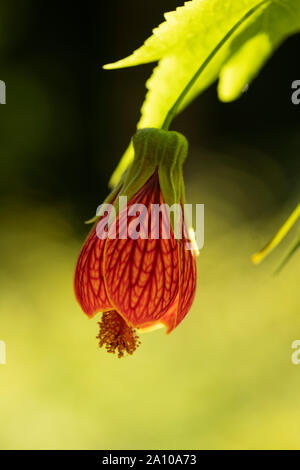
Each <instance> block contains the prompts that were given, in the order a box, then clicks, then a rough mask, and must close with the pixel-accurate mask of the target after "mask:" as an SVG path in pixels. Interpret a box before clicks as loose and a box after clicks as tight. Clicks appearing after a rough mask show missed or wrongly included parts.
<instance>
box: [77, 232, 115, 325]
mask: <svg viewBox="0 0 300 470" xmlns="http://www.w3.org/2000/svg"><path fill="white" fill-rule="evenodd" d="M105 242H106V240H101V239H99V238H98V237H97V233H96V225H95V226H94V227H93V229H92V230H91V232H90V234H89V236H88V238H87V239H86V241H85V243H84V245H83V247H82V250H81V253H80V255H79V258H78V261H77V265H76V270H75V278H74V289H75V295H76V298H77V300H78V302H79V304H80V305H81V307H82V309H83V311H84V312H85V313H86V314H87V315H88V316H90V317H92V316H93V315H95V314H96V313H97V312H99V311H104V310H107V309H111V304H110V302H109V299H108V296H107V293H106V290H105V284H104V279H103V252H104V246H105Z"/></svg>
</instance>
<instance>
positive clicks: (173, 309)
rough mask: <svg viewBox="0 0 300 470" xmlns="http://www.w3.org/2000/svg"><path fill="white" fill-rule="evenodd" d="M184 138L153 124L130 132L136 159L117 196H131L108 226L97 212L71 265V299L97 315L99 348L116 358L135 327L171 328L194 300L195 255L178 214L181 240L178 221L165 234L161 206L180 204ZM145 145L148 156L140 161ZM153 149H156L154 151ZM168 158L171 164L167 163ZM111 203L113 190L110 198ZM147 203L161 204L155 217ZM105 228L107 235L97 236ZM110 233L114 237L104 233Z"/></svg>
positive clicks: (131, 344)
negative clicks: (133, 134) (73, 266)
mask: <svg viewBox="0 0 300 470" xmlns="http://www.w3.org/2000/svg"><path fill="white" fill-rule="evenodd" d="M166 136H167V139H166ZM183 139H184V138H183V137H182V136H181V135H180V134H177V133H175V132H165V131H158V130H154V129H147V130H143V131H139V132H138V133H137V134H136V137H135V138H134V145H135V161H134V163H133V164H132V168H131V169H130V170H129V173H128V175H127V176H126V177H125V180H124V182H123V185H122V188H120V189H119V190H118V196H120V195H123V196H124V195H127V196H128V197H129V198H130V199H129V202H128V206H127V207H126V208H125V209H121V210H120V211H119V213H118V215H117V217H116V218H115V219H114V221H113V223H112V224H110V225H109V224H107V215H106V214H102V216H101V217H100V218H99V219H98V221H97V223H96V225H95V226H94V227H93V229H92V231H91V232H90V234H89V236H88V238H87V240H86V242H85V243H84V245H83V248H82V250H81V253H80V256H79V259H78V262H77V266H76V271H75V294H76V298H77V300H78V302H79V303H80V305H81V307H82V309H83V311H84V312H85V313H86V314H87V315H88V316H89V317H92V316H94V315H95V314H96V313H98V312H104V313H103V316H102V321H101V322H100V323H99V324H100V333H99V336H98V338H99V345H100V347H102V346H103V345H105V346H106V349H107V351H108V352H115V351H116V350H118V355H119V357H121V356H123V354H124V351H126V352H127V353H129V354H132V353H133V352H134V350H135V349H136V347H137V346H138V345H139V340H138V337H137V334H136V332H135V328H138V329H139V330H145V329H148V328H153V327H158V326H162V325H164V326H166V328H167V332H168V333H170V332H171V331H172V330H173V329H174V328H175V327H176V326H177V325H178V324H179V323H180V322H181V321H182V320H183V318H184V317H185V316H186V314H187V313H188V311H189V309H190V307H191V305H192V302H193V299H194V295H195V288H196V263H195V253H194V251H193V250H189V249H187V248H188V245H187V243H188V242H189V240H188V238H187V235H186V233H187V229H186V227H185V223H184V218H183V217H182V218H181V219H180V224H181V226H180V229H181V230H182V234H183V236H182V239H176V238H175V235H174V232H176V231H175V230H174V223H177V222H173V223H171V227H170V229H169V235H170V236H169V237H168V238H167V235H168V233H167V229H168V227H166V221H170V217H169V216H168V214H167V213H166V211H165V209H164V206H161V205H162V204H165V203H166V199H167V200H168V203H174V202H179V204H180V205H181V207H182V204H183V197H184V195H183V183H182V174H181V166H182V163H183V160H184V158H185V155H186V147H187V146H186V141H185V139H184V140H183ZM166 140H167V142H166ZM162 141H163V144H164V145H163V147H162ZM145 147H146V148H147V158H144V160H143V161H141V158H140V157H141V154H142V153H144V152H143V151H144V150H145ZM176 149H177V153H176ZM157 150H160V151H161V152H162V153H161V154H160V155H159V152H158V153H157ZM163 153H164V156H165V159H163ZM170 153H172V161H171V160H170V158H169V157H170V155H169V154H170ZM154 155H155V156H154ZM166 156H167V157H166ZM174 162H175V165H174ZM170 163H172V164H173V166H171V165H170V166H171V168H167V166H168V164H170ZM176 166H177V170H176ZM149 173H150V176H149ZM171 173H172V174H171ZM176 173H177V174H176ZM176 187H177V189H178V191H177V193H176ZM170 188H173V189H172V191H173V193H171V192H170ZM174 188H175V192H174ZM133 192H134V194H132V193H133ZM116 201H117V197H116V195H114V196H113V197H112V202H113V203H114V204H116ZM136 204H143V206H136ZM153 204H157V205H160V206H153ZM140 207H141V208H143V207H145V211H144V213H143V214H141V212H140V210H139V211H138V212H139V218H138V220H137V211H136V208H138V209H140ZM153 207H163V209H162V211H161V214H160V215H157V214H158V213H157V212H152V208H153ZM133 209H134V211H133ZM133 212H135V213H134V215H133ZM137 222H138V223H137ZM108 225H109V228H108ZM104 227H106V229H107V232H106V235H105V237H103V236H102V237H100V238H99V235H100V232H101V234H103V228H104ZM150 229H151V230H150ZM113 232H114V233H115V234H116V236H115V237H113V236H111V235H112V234H113ZM150 232H151V233H150ZM153 232H155V233H156V236H155V237H153V236H152V235H153ZM124 234H125V235H126V236H124ZM136 234H137V235H136ZM133 235H135V236H133Z"/></svg>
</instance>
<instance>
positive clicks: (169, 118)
mask: <svg viewBox="0 0 300 470" xmlns="http://www.w3.org/2000/svg"><path fill="white" fill-rule="evenodd" d="M269 1H270V0H263V1H262V2H260V3H259V4H258V5H256V6H255V7H253V8H251V9H250V10H249V11H247V13H246V14H245V15H244V16H243V17H242V18H241V19H240V20H239V21H238V22H237V23H236V24H235V25H234V26H233V27H232V28H231V29H230V30H229V31H228V32H227V33H226V34H225V36H224V37H223V38H222V39H221V41H220V42H219V43H218V44H217V46H216V47H215V48H214V49H213V50H212V52H211V53H210V54H209V55H208V56H207V58H206V59H205V61H204V62H203V63H202V64H201V65H200V67H199V68H198V70H197V71H196V73H195V74H194V75H193V77H192V78H191V80H190V81H189V82H188V84H187V85H186V87H185V88H184V90H183V91H182V92H181V94H180V95H179V97H178V98H177V100H176V101H175V103H174V104H173V106H172V108H171V109H170V110H169V112H168V114H167V116H166V118H165V120H164V123H163V125H162V129H164V130H168V129H169V127H170V124H171V122H172V120H173V118H174V117H175V116H176V114H177V111H178V108H179V106H180V104H181V103H182V101H183V100H184V98H185V97H186V95H187V94H188V92H189V91H190V89H191V88H192V86H193V85H194V84H195V82H196V81H197V80H198V78H199V76H200V75H201V73H202V72H203V70H204V69H205V68H206V67H207V66H208V64H209V63H210V61H211V60H212V59H213V58H214V56H215V55H216V54H217V52H218V51H219V50H220V49H221V47H222V46H223V45H224V44H225V42H226V41H228V39H230V37H231V36H232V35H233V33H235V31H236V30H237V29H238V28H239V26H241V24H243V23H244V22H245V21H246V20H247V19H248V18H250V16H252V15H253V14H254V13H255V12H256V11H257V10H258V9H259V8H260V7H261V6H262V5H264V4H265V3H268V2H269Z"/></svg>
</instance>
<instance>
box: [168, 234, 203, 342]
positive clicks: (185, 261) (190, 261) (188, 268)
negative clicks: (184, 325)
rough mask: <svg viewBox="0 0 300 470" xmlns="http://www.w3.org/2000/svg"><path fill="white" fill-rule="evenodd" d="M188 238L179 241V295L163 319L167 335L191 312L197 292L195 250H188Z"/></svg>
mask: <svg viewBox="0 0 300 470" xmlns="http://www.w3.org/2000/svg"><path fill="white" fill-rule="evenodd" d="M187 243H189V244H190V241H189V240H187V239H186V238H183V239H182V240H179V241H178V254H179V272H180V274H179V295H178V298H177V302H176V303H174V304H173V305H172V306H171V308H170V309H169V311H168V312H167V313H166V314H165V315H164V316H163V317H162V318H161V320H160V322H161V323H163V324H164V325H165V326H166V328H167V333H171V331H172V330H174V328H176V326H178V325H179V323H181V322H182V320H183V319H184V317H185V316H186V315H187V313H188V312H189V310H190V308H191V306H192V303H193V300H194V297H195V291H196V280H197V272H196V259H195V253H194V251H193V250H188V249H187Z"/></svg>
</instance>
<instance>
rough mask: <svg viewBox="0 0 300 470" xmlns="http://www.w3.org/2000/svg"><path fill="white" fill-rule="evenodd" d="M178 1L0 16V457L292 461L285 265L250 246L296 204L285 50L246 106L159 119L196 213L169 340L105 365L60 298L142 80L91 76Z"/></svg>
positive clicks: (210, 106)
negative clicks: (178, 153) (179, 452)
mask: <svg viewBox="0 0 300 470" xmlns="http://www.w3.org/2000/svg"><path fill="white" fill-rule="evenodd" d="M181 4H182V2H179V1H175V0H164V1H163V2H161V1H158V0H153V1H152V2H140V1H139V0H128V1H126V2H122V1H120V0H116V1H114V2H100V1H99V2H88V1H87V2H84V3H78V4H77V3H76V2H58V1H57V0H54V1H51V2H39V1H37V0H36V1H34V0H26V1H21V0H20V1H18V2H11V1H9V0H2V1H1V4H0V65H1V67H0V70H1V74H0V79H1V80H4V81H5V82H6V86H7V104H6V105H1V106H0V153H1V172H0V194H1V207H0V212H1V214H0V217H1V231H0V250H1V265H0V289H1V292H0V340H2V341H5V342H6V345H7V364H6V365H0V417H1V420H0V448H2V449H48V448H50V449H156V448H159V449H232V448H233V449H239V448H241V449H254V448H257V449H261V448H262V449H269V448H272V449H273V448H275V449H276V448H277V449H278V448H286V449H287V448H296V449H299V448H300V409H299V390H300V365H299V366H296V365H293V364H292V362H291V354H292V352H293V351H292V348H291V344H292V342H293V341H294V340H295V339H298V338H299V337H300V290H299V272H300V271H299V269H300V268H299V266H300V257H299V256H300V254H298V253H296V254H295V256H294V257H293V258H292V260H291V261H290V262H289V264H288V265H287V266H286V268H285V269H284V270H283V271H282V273H281V274H280V275H277V276H274V270H275V269H276V267H277V266H278V263H279V262H280V261H281V257H282V256H283V255H284V253H285V250H286V249H287V247H288V243H289V242H291V241H292V240H293V234H291V235H290V236H289V238H288V240H287V241H285V242H284V243H283V244H282V246H281V247H280V248H279V249H278V251H276V252H274V253H273V254H272V256H270V257H269V259H267V260H266V261H265V263H264V264H263V265H261V266H260V267H254V266H253V265H251V262H250V255H251V254H252V253H253V252H255V251H256V250H258V249H259V248H261V247H262V246H263V245H264V244H265V243H266V242H267V241H268V240H269V238H270V237H271V236H272V235H273V233H274V231H275V230H276V229H277V228H278V227H279V226H280V225H281V224H282V223H283V221H284V220H285V218H286V217H287V215H288V214H289V213H290V212H291V211H292V209H293V208H294V206H295V205H296V203H297V201H298V200H299V196H300V191H299V189H300V188H299V170H300V168H299V151H300V131H299V122H300V119H299V116H300V106H299V107H297V106H294V105H293V104H292V103H291V83H292V81H293V80H296V79H299V78H300V77H299V73H300V70H299V63H298V62H299V61H298V59H297V58H298V56H299V49H300V37H299V36H298V37H294V38H291V39H289V40H288V41H287V42H286V43H285V44H284V45H283V46H282V47H281V48H280V49H279V50H278V51H277V52H276V54H275V55H274V56H273V58H272V59H271V60H270V61H269V62H268V64H267V66H266V67H265V68H264V69H263V71H262V73H261V74H260V76H259V77H258V78H257V79H256V80H255V81H254V82H253V84H252V85H251V86H250V89H249V90H248V92H247V93H245V94H244V95H243V97H242V98H241V99H240V100H239V101H237V102H235V103H232V104H226V105H225V104H222V103H220V102H218V99H217V96H216V87H215V84H214V85H213V86H212V87H211V88H210V89H209V90H207V91H206V92H205V93H204V94H203V95H202V96H200V97H199V98H198V99H197V100H196V101H195V102H194V103H193V104H192V105H191V106H190V107H189V108H187V109H186V110H185V112H184V113H183V114H182V115H181V116H179V117H178V118H177V119H176V121H174V125H173V128H175V129H176V130H178V131H181V132H182V133H184V134H185V135H186V136H187V138H188V139H189V141H190V155H189V158H188V160H187V163H186V166H185V176H186V186H187V196H188V200H189V202H192V203H197V202H198V203H205V211H206V216H205V217H206V218H205V247H204V249H203V250H202V252H201V254H200V256H199V258H198V261H197V262H198V290H197V296H196V300H195V303H194V305H193V307H192V309H191V311H190V314H189V316H188V317H187V318H186V320H185V321H184V322H183V323H182V324H181V325H180V327H178V329H177V330H176V331H175V332H174V333H173V334H172V335H170V336H168V337H167V336H166V335H165V333H164V331H161V330H159V331H157V332H153V333H151V334H144V335H143V336H142V346H141V347H140V349H139V350H138V352H137V353H136V354H135V355H134V356H133V357H129V358H125V359H123V360H118V359H117V358H116V357H114V356H110V355H108V354H106V353H105V352H104V351H102V350H99V349H98V347H97V340H96V339H95V336H96V334H97V332H98V326H97V321H98V320H99V317H96V318H95V319H93V320H88V319H87V318H86V317H85V316H84V314H83V313H82V312H81V310H80V308H79V306H78V305H77V304H76V302H75V300H74V295H73V290H72V282H73V271H74V265H75V262H76V257H77V255H78V252H79V250H80V246H81V244H82V242H83V240H84V238H85V236H86V234H87V230H88V227H87V226H86V225H84V223H83V222H84V220H87V219H88V218H90V217H91V216H93V215H94V213H95V209H96V207H97V206H98V204H99V203H101V202H102V200H103V198H104V197H105V196H106V194H107V191H108V189H107V182H108V179H109V176H110V174H111V173H112V171H113V169H114V167H115V166H116V164H117V162H118V160H119V158H120V156H121V154H122V152H123V151H124V149H125V148H126V146H127V144H128V142H129V139H130V137H131V136H132V134H133V133H134V129H135V125H136V122H137V120H138V117H139V109H140V105H141V103H142V101H143V98H144V94H145V85H144V83H145V81H146V79H147V77H148V76H149V75H150V73H151V70H152V67H153V65H151V64H150V65H145V66H142V67H139V68H133V69H126V70H121V71H111V72H108V71H103V70H101V65H103V64H105V63H107V62H111V61H113V60H115V59H118V58H121V57H123V56H125V55H127V54H128V53H129V52H131V51H132V50H133V49H134V48H136V47H137V46H138V45H140V44H141V42H142V41H143V40H144V39H145V38H146V37H147V36H149V34H150V33H151V29H152V28H153V27H154V26H156V25H157V24H158V23H160V22H161V21H162V14H163V12H164V11H168V10H172V9H174V8H175V7H177V6H179V5H181Z"/></svg>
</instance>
